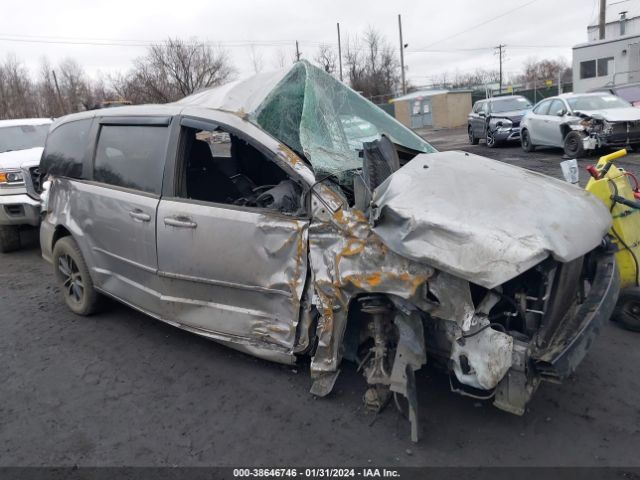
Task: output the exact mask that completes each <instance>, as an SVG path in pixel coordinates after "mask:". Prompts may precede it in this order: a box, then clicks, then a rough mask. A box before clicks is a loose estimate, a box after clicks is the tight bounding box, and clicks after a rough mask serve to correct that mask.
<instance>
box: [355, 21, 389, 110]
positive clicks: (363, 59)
mask: <svg viewBox="0 0 640 480" xmlns="http://www.w3.org/2000/svg"><path fill="white" fill-rule="evenodd" d="M344 58H345V66H346V71H347V77H348V79H349V83H350V85H351V88H353V89H354V90H356V91H359V92H361V93H362V95H364V96H365V97H368V98H371V99H372V100H374V101H375V102H386V101H387V100H388V99H389V98H391V97H392V96H393V95H394V93H395V92H396V91H397V90H398V87H399V84H400V66H399V62H398V59H397V58H396V54H395V51H394V49H393V47H392V46H391V44H390V43H389V42H388V41H387V40H386V39H385V38H384V37H383V36H382V34H380V33H379V32H378V31H376V30H375V29H373V28H371V27H370V28H369V29H368V30H367V31H366V32H365V35H364V38H363V40H362V41H360V40H359V38H358V37H355V38H354V39H353V40H352V41H350V40H349V39H347V42H346V48H345V54H344Z"/></svg>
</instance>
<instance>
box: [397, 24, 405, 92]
mask: <svg viewBox="0 0 640 480" xmlns="http://www.w3.org/2000/svg"><path fill="white" fill-rule="evenodd" d="M398 30H399V32H400V72H401V74H402V94H403V95H406V94H407V84H406V82H405V78H404V42H403V41H402V18H401V17H400V14H398Z"/></svg>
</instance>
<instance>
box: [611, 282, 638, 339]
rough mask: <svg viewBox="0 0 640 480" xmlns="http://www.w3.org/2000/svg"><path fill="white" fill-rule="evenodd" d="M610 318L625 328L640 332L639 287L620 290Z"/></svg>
mask: <svg viewBox="0 0 640 480" xmlns="http://www.w3.org/2000/svg"><path fill="white" fill-rule="evenodd" d="M611 319H612V320H613V321H615V322H618V323H619V324H620V325H622V326H623V327H624V328H626V329H627V330H633V331H634V332H640V288H639V287H630V288H626V289H624V290H622V291H621V292H620V296H619V297H618V303H616V308H615V310H614V311H613V315H612V316H611Z"/></svg>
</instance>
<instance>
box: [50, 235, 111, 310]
mask: <svg viewBox="0 0 640 480" xmlns="http://www.w3.org/2000/svg"><path fill="white" fill-rule="evenodd" d="M53 268H54V272H55V276H56V280H57V283H58V286H59V287H60V290H61V291H62V296H63V297H64V301H65V303H66V304H67V307H69V310H71V311H72V312H73V313H75V314H77V315H91V314H92V313H94V312H95V311H96V310H97V308H98V306H99V305H98V304H99V301H100V295H99V294H98V292H97V291H96V290H95V288H94V287H93V281H92V280H91V276H90V275H89V269H88V268H87V264H86V262H85V261H84V257H83V256H82V253H81V252H80V248H79V247H78V244H77V243H76V242H75V240H74V239H73V238H71V237H63V238H61V239H60V240H58V242H56V245H55V247H54V248H53Z"/></svg>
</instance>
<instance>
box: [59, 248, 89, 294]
mask: <svg viewBox="0 0 640 480" xmlns="http://www.w3.org/2000/svg"><path fill="white" fill-rule="evenodd" d="M58 270H59V271H60V273H61V274H62V277H63V283H62V285H63V288H64V294H65V296H66V297H67V298H68V299H70V300H71V301H73V302H75V303H81V302H82V299H83V297H84V282H83V280H82V275H81V274H80V270H79V269H78V266H77V265H76V262H74V261H73V258H71V257H70V256H69V255H61V256H60V258H59V259H58Z"/></svg>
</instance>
